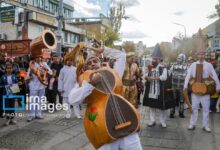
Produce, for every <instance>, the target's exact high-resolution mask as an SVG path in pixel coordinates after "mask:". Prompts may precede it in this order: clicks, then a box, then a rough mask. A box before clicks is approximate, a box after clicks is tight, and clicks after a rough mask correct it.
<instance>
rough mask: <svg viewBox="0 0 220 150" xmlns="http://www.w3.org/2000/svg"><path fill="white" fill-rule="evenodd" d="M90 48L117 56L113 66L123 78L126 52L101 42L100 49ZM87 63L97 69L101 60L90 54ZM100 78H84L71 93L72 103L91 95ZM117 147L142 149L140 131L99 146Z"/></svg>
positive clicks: (103, 147) (105, 54) (127, 149)
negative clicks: (105, 45)
mask: <svg viewBox="0 0 220 150" xmlns="http://www.w3.org/2000/svg"><path fill="white" fill-rule="evenodd" d="M88 49H90V50H94V51H96V52H97V53H100V52H102V53H103V55H104V56H108V57H114V58H116V61H115V63H114V67H113V68H114V69H115V70H116V71H117V73H118V74H119V76H120V78H122V76H123V73H124V69H125V63H126V55H125V53H124V52H122V51H118V50H116V49H111V48H108V47H104V45H103V44H101V46H100V48H98V49H97V48H92V47H88ZM86 65H87V68H88V69H90V70H96V69H99V68H100V67H101V62H100V59H99V58H98V57H96V56H95V55H92V54H90V55H88V56H87V60H86ZM98 80H100V78H99V77H97V75H93V76H92V79H91V81H90V83H88V82H87V81H85V80H84V81H83V82H82V86H81V87H78V88H76V87H75V88H73V89H72V91H71V92H70V95H69V101H70V102H71V103H72V104H79V103H81V102H82V101H83V100H84V99H85V98H86V97H87V96H89V95H90V94H91V93H92V91H93V89H94V88H95V87H93V85H92V84H91V83H95V82H97V81H98ZM100 136H101V135H100ZM116 149H124V150H142V147H141V143H140V138H139V136H138V133H132V134H130V135H128V136H125V137H122V138H119V139H117V140H116V141H114V142H113V143H108V144H107V143H106V144H104V145H103V146H101V147H100V148H99V150H116Z"/></svg>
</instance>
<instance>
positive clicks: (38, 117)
mask: <svg viewBox="0 0 220 150" xmlns="http://www.w3.org/2000/svg"><path fill="white" fill-rule="evenodd" d="M35 118H36V119H44V117H43V116H36V117H35Z"/></svg>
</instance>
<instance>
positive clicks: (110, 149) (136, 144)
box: [99, 133, 142, 150]
mask: <svg viewBox="0 0 220 150" xmlns="http://www.w3.org/2000/svg"><path fill="white" fill-rule="evenodd" d="M119 149H120V150H142V146H141V142H140V138H139V136H138V133H133V134H130V135H128V136H126V137H123V138H120V139H118V140H116V141H115V142H113V143H110V144H105V145H103V146H102V147H100V148H99V150H119Z"/></svg>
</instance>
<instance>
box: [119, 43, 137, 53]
mask: <svg viewBox="0 0 220 150" xmlns="http://www.w3.org/2000/svg"><path fill="white" fill-rule="evenodd" d="M122 47H123V48H124V49H125V51H126V52H135V44H134V42H133V41H125V42H124V43H123V44H122Z"/></svg>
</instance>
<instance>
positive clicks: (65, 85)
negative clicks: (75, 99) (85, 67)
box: [58, 65, 77, 97]
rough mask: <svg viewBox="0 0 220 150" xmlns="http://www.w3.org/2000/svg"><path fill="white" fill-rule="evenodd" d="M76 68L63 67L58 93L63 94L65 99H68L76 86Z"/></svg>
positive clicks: (59, 78)
mask: <svg viewBox="0 0 220 150" xmlns="http://www.w3.org/2000/svg"><path fill="white" fill-rule="evenodd" d="M76 83H77V77H76V67H74V66H67V65H65V66H63V68H62V69H61V70H60V74H59V77H58V91H60V92H63V97H68V95H69V93H70V91H71V90H72V89H73V87H74V86H76Z"/></svg>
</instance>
